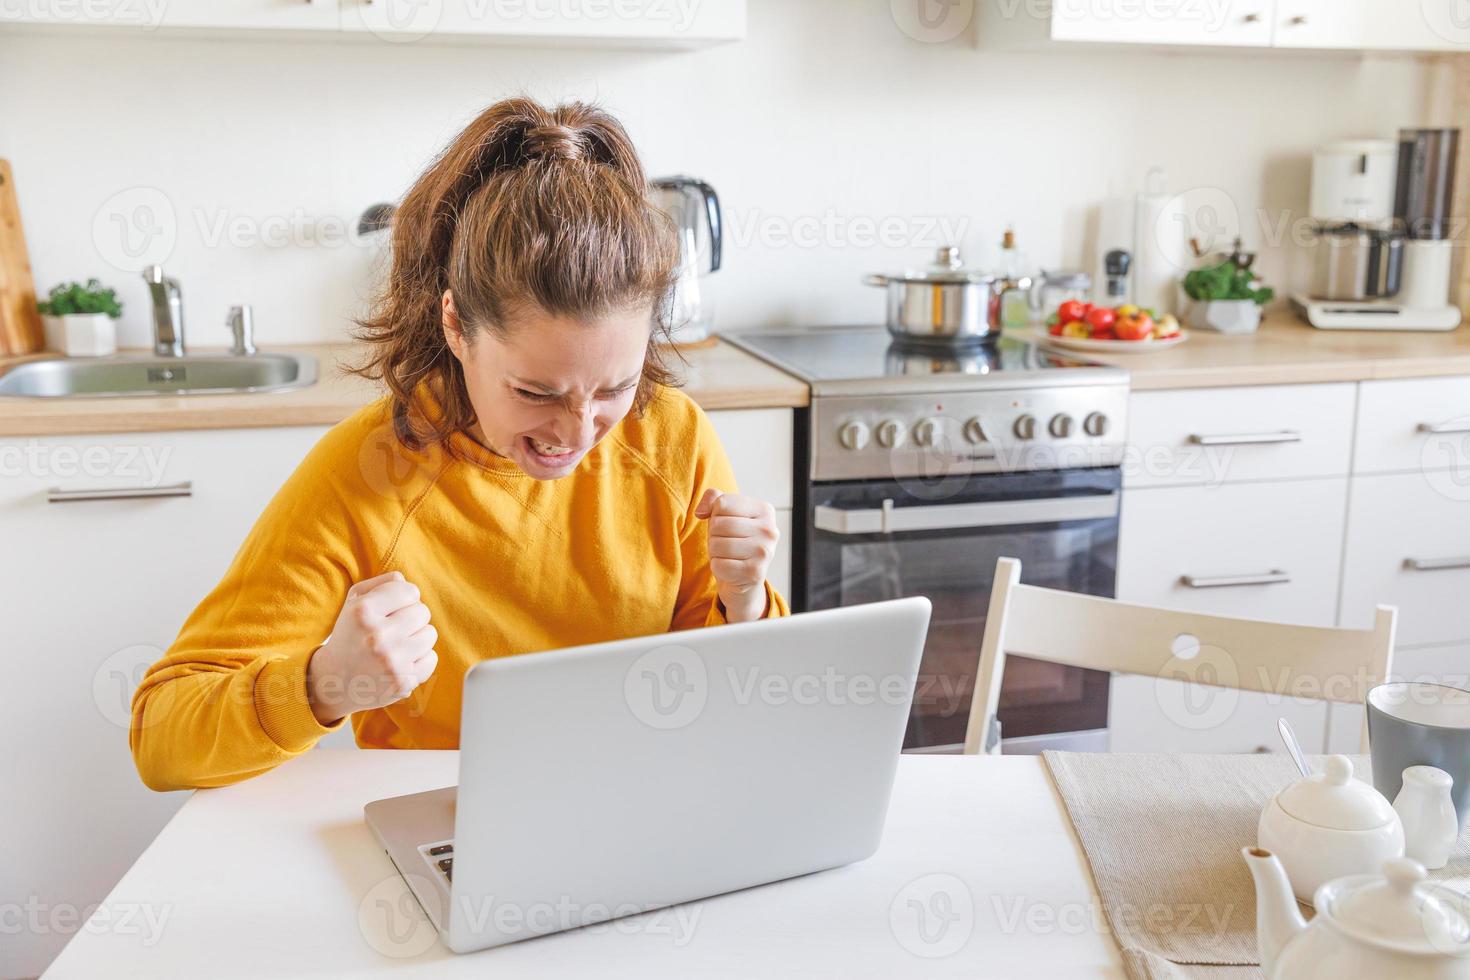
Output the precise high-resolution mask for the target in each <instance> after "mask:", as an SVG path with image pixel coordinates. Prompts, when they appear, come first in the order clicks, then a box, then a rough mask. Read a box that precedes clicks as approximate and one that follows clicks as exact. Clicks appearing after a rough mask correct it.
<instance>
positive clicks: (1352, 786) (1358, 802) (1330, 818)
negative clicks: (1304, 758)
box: [1277, 755, 1398, 830]
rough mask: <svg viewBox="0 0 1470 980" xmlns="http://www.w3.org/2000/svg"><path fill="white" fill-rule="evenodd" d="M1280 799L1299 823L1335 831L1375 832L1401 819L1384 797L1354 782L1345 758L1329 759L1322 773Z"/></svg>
mask: <svg viewBox="0 0 1470 980" xmlns="http://www.w3.org/2000/svg"><path fill="white" fill-rule="evenodd" d="M1277 799H1278V801H1279V802H1280V804H1281V809H1283V810H1285V811H1286V812H1287V813H1288V814H1290V815H1291V816H1293V817H1295V818H1296V819H1298V820H1300V821H1302V822H1303V823H1309V824H1313V825H1314V826H1317V827H1327V828H1329V829H1331V830H1373V829H1375V828H1377V827H1382V826H1383V825H1384V824H1386V823H1389V822H1391V821H1393V820H1396V819H1398V814H1396V813H1394V809H1393V806H1392V804H1390V803H1389V802H1388V800H1387V799H1385V798H1384V796H1383V794H1382V793H1380V792H1378V790H1376V789H1374V788H1373V787H1372V786H1369V785H1368V784H1367V783H1365V782H1363V781H1362V780H1359V779H1354V778H1353V761H1352V760H1351V759H1349V758H1348V757H1347V756H1345V755H1334V756H1329V757H1328V758H1327V764H1326V765H1325V766H1324V767H1323V771H1322V772H1319V773H1314V774H1313V775H1311V776H1308V777H1307V778H1306V779H1302V780H1299V781H1298V782H1295V783H1292V784H1291V785H1290V786H1288V787H1286V789H1284V790H1282V791H1281V795H1280V796H1279V797H1278V798H1277Z"/></svg>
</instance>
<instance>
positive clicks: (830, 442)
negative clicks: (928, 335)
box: [725, 327, 1128, 480]
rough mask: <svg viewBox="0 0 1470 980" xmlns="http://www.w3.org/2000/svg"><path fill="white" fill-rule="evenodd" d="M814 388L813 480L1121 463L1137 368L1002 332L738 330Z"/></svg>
mask: <svg viewBox="0 0 1470 980" xmlns="http://www.w3.org/2000/svg"><path fill="white" fill-rule="evenodd" d="M725 339H726V340H728V341H729V342H730V343H732V344H734V345H736V346H737V347H740V348H743V349H744V350H746V351H748V352H750V353H752V354H754V355H755V356H757V357H760V358H762V359H763V360H766V361H768V362H770V363H771V364H774V365H776V366H777V367H779V368H781V369H783V370H785V371H786V372H788V373H790V374H792V375H795V376H796V377H798V378H800V379H801V380H803V381H805V382H806V383H807V384H808V385H809V386H810V387H811V391H812V408H811V420H810V421H811V425H810V442H809V445H808V446H807V449H808V455H809V459H810V475H811V478H812V479H813V480H836V479H850V478H863V477H883V476H932V475H935V474H936V473H939V472H944V473H949V474H959V473H986V472H1017V471H1024V470H1047V469H1075V468H1086V467H1095V466H1117V465H1119V463H1120V462H1121V461H1122V457H1123V452H1124V448H1125V435H1126V426H1125V424H1124V423H1125V420H1126V417H1127V412H1128V372H1127V371H1124V370H1123V369H1122V368H1116V367H1109V366H1107V365H1102V364H1094V363H1091V362H1088V361H1084V360H1080V359H1078V358H1074V357H1070V356H1067V355H1064V354H1058V353H1054V352H1051V351H1047V350H1043V349H1042V348H1040V347H1037V346H1036V345H1034V344H1028V343H1024V342H1021V341H1018V340H1014V339H1011V338H1008V337H1002V338H1000V340H999V341H998V342H997V343H995V344H993V345H985V346H978V347H975V348H972V349H961V350H951V349H926V348H920V347H909V346H906V345H902V344H898V343H895V342H894V341H893V339H892V338H891V337H890V336H889V334H888V332H887V331H886V330H884V329H882V328H879V327H833V328H817V329H811V330H801V331H795V330H792V331H771V332H757V333H745V334H734V335H727V336H726V337H725Z"/></svg>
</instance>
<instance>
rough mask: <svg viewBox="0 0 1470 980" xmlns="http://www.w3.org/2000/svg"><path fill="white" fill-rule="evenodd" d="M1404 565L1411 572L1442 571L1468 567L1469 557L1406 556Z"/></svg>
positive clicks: (1469, 564) (1469, 565)
mask: <svg viewBox="0 0 1470 980" xmlns="http://www.w3.org/2000/svg"><path fill="white" fill-rule="evenodd" d="M1404 567H1405V568H1407V569H1408V570H1409V571H1411V572H1443V571H1448V570H1449V569H1452V568H1470V557H1466V558H1406V559H1404Z"/></svg>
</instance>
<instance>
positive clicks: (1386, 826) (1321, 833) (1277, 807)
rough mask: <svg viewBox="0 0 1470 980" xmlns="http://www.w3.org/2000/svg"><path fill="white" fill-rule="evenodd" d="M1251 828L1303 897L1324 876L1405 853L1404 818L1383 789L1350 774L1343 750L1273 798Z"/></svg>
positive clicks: (1375, 865) (1371, 868) (1361, 869)
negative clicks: (1319, 770)
mask: <svg viewBox="0 0 1470 980" xmlns="http://www.w3.org/2000/svg"><path fill="white" fill-rule="evenodd" d="M1256 833H1257V837H1258V840H1259V843H1260V846H1261V847H1262V848H1264V849H1266V850H1268V851H1272V852H1274V853H1275V854H1276V855H1277V857H1279V858H1280V859H1281V864H1282V866H1283V867H1284V868H1285V869H1286V876H1287V879H1288V880H1289V881H1290V882H1291V889H1292V891H1293V892H1294V893H1295V894H1296V897H1297V898H1298V899H1299V900H1301V901H1303V902H1311V901H1312V896H1313V895H1314V894H1315V893H1316V891H1317V889H1318V888H1321V887H1322V886H1323V885H1325V884H1326V883H1327V882H1329V881H1332V880H1334V879H1336V878H1341V877H1344V876H1346V875H1356V874H1372V873H1375V872H1377V871H1379V870H1380V869H1381V868H1382V867H1383V862H1385V861H1389V860H1392V859H1393V858H1401V857H1403V856H1404V825H1403V821H1402V820H1401V819H1400V818H1399V815H1398V813H1397V812H1395V811H1394V808H1393V805H1392V804H1390V803H1389V802H1388V800H1387V799H1386V798H1385V797H1384V796H1383V794H1382V793H1380V792H1378V791H1377V790H1376V789H1374V788H1373V787H1372V786H1370V785H1368V784H1367V783H1365V782H1363V781H1361V780H1358V779H1354V778H1353V762H1352V760H1351V759H1349V758H1348V757H1347V756H1345V755H1334V756H1329V757H1328V759H1327V764H1326V766H1325V767H1324V768H1323V771H1322V772H1319V773H1314V774H1313V775H1311V776H1308V777H1306V778H1305V779H1302V780H1299V781H1297V782H1295V783H1292V784H1291V785H1290V786H1288V787H1286V789H1284V790H1282V791H1281V792H1279V793H1277V794H1276V795H1275V796H1274V797H1272V799H1271V802H1270V803H1268V804H1267V805H1266V809H1265V810H1264V811H1262V813H1261V822H1260V825H1259V827H1258V828H1257V831H1256Z"/></svg>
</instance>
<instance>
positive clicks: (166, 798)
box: [0, 428, 325, 974]
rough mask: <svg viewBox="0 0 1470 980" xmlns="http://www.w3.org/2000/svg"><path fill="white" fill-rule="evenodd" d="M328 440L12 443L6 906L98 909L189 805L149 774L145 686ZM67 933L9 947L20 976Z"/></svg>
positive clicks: (2, 485) (1, 526) (7, 455)
mask: <svg viewBox="0 0 1470 980" xmlns="http://www.w3.org/2000/svg"><path fill="white" fill-rule="evenodd" d="M323 431H325V430H324V429H319V428H282V429H255V430H238V431H217V432H188V433H167V434H157V435H142V434H136V435H96V436H71V437H57V438H46V439H28V438H12V439H5V440H0V463H3V464H4V467H5V477H4V479H3V480H0V540H3V541H4V542H5V552H6V555H7V559H8V560H7V561H6V562H5V563H4V564H3V566H0V594H3V595H4V596H5V604H6V610H7V615H6V623H5V644H4V649H5V653H6V657H7V660H8V664H9V678H8V683H7V684H6V685H5V694H4V695H3V696H0V697H3V702H0V716H3V718H4V722H3V724H4V725H5V734H6V738H5V742H6V744H7V745H8V746H10V747H11V752H10V758H11V760H12V766H14V769H13V770H12V775H11V777H10V778H9V779H8V780H7V782H6V786H5V792H6V796H7V798H8V799H9V800H10V801H11V802H12V804H13V805H8V806H6V807H4V808H3V810H0V813H3V816H0V854H3V859H0V866H3V867H4V868H5V874H4V875H0V905H5V906H7V907H11V908H23V907H25V906H24V903H25V902H26V901H27V899H28V898H29V899H32V900H34V901H39V902H42V903H45V904H46V905H47V906H49V907H52V908H56V907H64V906H75V907H78V908H82V907H85V906H86V905H88V904H89V903H92V902H97V901H100V900H101V899H102V898H103V896H104V895H106V893H107V892H108V890H109V889H111V887H112V886H113V885H114V884H115V883H116V882H117V879H118V878H119V877H121V875H122V873H123V872H124V871H126V870H127V868H128V866H129V865H130V864H131V863H132V862H133V860H134V859H135V858H136V857H137V856H138V854H139V853H141V852H142V850H143V848H144V847H145V846H147V844H148V843H149V841H151V840H152V839H153V837H154V835H155V834H157V833H158V830H159V828H160V827H162V826H163V824H164V822H165V821H167V820H168V818H169V817H170V816H171V815H172V814H173V812H174V810H176V809H177V808H178V806H179V805H180V804H181V803H182V802H183V800H184V795H183V794H181V793H170V794H160V793H155V792H153V791H151V790H149V789H147V788H146V787H145V786H144V785H143V784H142V782H140V781H139V779H138V776H137V774H136V772H135V771H134V768H133V760H132V756H131V754H130V752H129V749H128V724H129V710H128V709H129V700H130V698H131V696H132V692H133V688H134V687H136V686H137V683H138V681H139V680H140V679H141V678H142V675H143V672H144V671H145V670H146V668H147V667H148V666H149V664H151V663H152V662H153V661H154V660H156V659H157V658H158V657H159V656H160V655H161V654H162V652H163V650H164V648H166V647H167V646H168V645H169V643H171V642H172V641H173V639H174V635H175V634H176V633H177V631H178V628H179V625H180V624H181V623H182V622H183V621H184V618H185V617H186V616H187V615H188V614H189V612H190V611H191V610H192V609H193V608H194V606H195V604H196V603H198V601H199V599H200V597H201V596H202V595H203V594H204V592H205V591H206V590H207V589H208V588H210V587H211V586H212V585H213V584H214V583H215V581H217V580H218V579H219V577H220V575H221V574H223V572H224V570H225V567H226V566H227V565H228V563H229V561H230V559H231V557H232V556H233V555H234V553H235V550H236V549H237V548H238V547H239V545H240V542H241V541H242V540H243V539H244V537H245V534H246V532H247V531H248V530H249V528H250V526H251V524H252V523H254V521H255V518H256V516H257V515H258V514H259V513H260V511H261V509H262V508H263V507H264V506H265V503H266V501H267V500H268V499H269V498H270V497H271V495H272V494H273V493H274V492H275V490H276V489H277V487H279V485H280V484H281V483H282V482H283V481H284V480H285V478H286V476H287V475H288V474H289V473H290V472H291V470H292V469H293V468H294V467H295V466H296V464H297V462H298V461H299V460H300V459H301V458H302V457H303V456H304V455H305V454H306V452H307V450H309V449H310V448H311V446H312V445H313V444H314V443H315V442H316V440H317V439H318V438H319V437H320V435H321V434H322V432H323ZM185 481H188V482H190V483H191V484H192V486H191V488H190V490H191V495H190V496H165V497H154V498H142V499H129V500H86V501H72V502H65V503H48V502H47V501H48V494H49V493H50V491H51V490H53V489H60V490H62V491H77V490H91V491H96V490H102V489H111V490H134V491H136V490H138V489H140V488H149V487H152V488H155V489H157V488H160V487H163V488H167V487H169V486H170V485H174V484H180V483H183V482H185ZM172 492H176V493H181V492H183V491H182V489H181V488H179V489H175V490H174V491H172ZM17 748H18V749H19V751H16V749H17ZM12 903H14V904H12ZM67 938H68V936H67V935H66V934H65V933H64V932H61V933H58V932H56V931H54V930H50V931H42V932H40V933H35V932H32V931H26V932H23V933H21V934H19V935H11V936H7V937H5V940H4V942H5V945H6V947H7V950H6V956H5V961H6V962H5V968H6V971H7V972H10V971H14V972H15V973H17V974H35V973H38V972H40V970H41V969H42V968H43V967H44V966H45V964H46V962H48V961H49V959H50V958H51V956H53V955H54V954H55V953H56V952H57V950H59V949H60V948H61V946H62V945H63V944H64V943H65V941H66V939H67Z"/></svg>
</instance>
